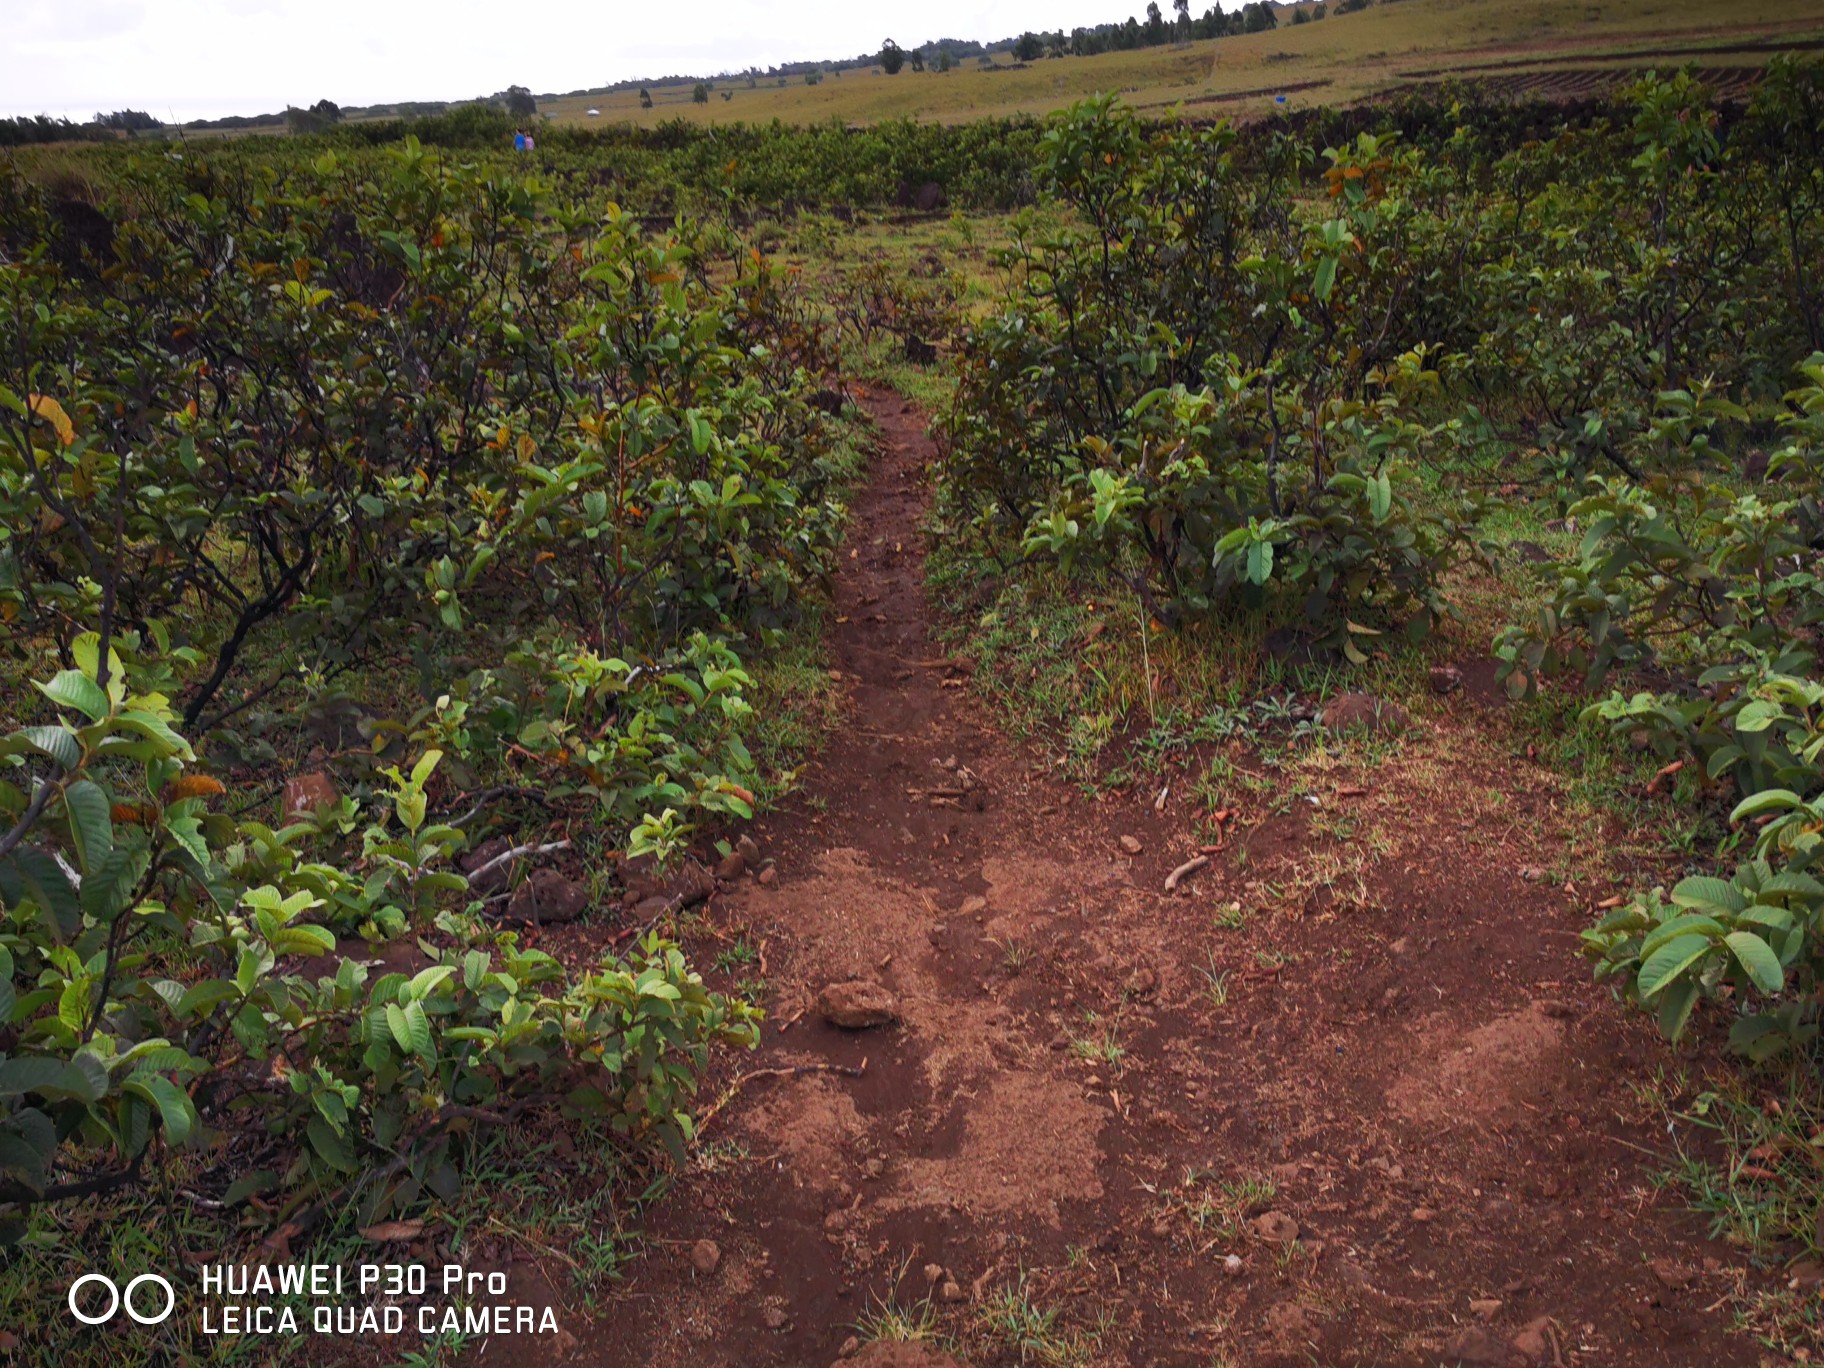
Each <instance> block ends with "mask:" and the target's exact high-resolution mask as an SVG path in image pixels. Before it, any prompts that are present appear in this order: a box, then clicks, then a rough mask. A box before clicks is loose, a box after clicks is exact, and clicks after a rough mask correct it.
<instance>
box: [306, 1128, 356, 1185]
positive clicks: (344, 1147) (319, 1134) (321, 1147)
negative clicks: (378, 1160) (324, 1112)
mask: <svg viewBox="0 0 1824 1368" xmlns="http://www.w3.org/2000/svg"><path fill="white" fill-rule="evenodd" d="M304 1133H305V1134H306V1135H307V1136H309V1137H310V1147H311V1148H312V1149H314V1150H315V1151H316V1152H317V1153H318V1154H319V1155H320V1156H322V1158H323V1161H324V1162H325V1163H327V1164H328V1165H329V1166H330V1167H331V1168H333V1169H335V1170H337V1171H338V1172H341V1173H353V1172H354V1170H355V1147H354V1146H353V1145H352V1144H350V1143H349V1141H348V1138H347V1137H346V1136H344V1135H340V1134H338V1133H337V1132H336V1128H335V1127H334V1126H332V1125H330V1124H329V1122H327V1121H325V1120H324V1119H323V1118H322V1117H321V1116H312V1117H311V1118H310V1122H309V1124H308V1125H306V1126H305V1128H304Z"/></svg>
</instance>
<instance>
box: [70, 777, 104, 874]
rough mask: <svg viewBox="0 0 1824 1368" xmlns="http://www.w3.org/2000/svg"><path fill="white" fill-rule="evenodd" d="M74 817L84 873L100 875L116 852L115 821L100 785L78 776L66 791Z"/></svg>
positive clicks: (73, 834) (78, 855) (73, 829)
mask: <svg viewBox="0 0 1824 1368" xmlns="http://www.w3.org/2000/svg"><path fill="white" fill-rule="evenodd" d="M63 806H64V810H65V811H66V812H67V813H68V814H69V818H70V838H71V840H73V841H74V842H75V843H76V858H77V861H78V862H79V863H80V864H81V866H82V872H83V873H84V874H99V873H100V872H101V871H102V867H103V866H104V865H105V864H106V863H107V859H108V856H110V855H111V854H113V852H114V824H113V822H112V821H111V820H109V817H108V795H107V794H105V793H103V792H102V791H101V788H100V786H99V785H97V784H94V783H91V782H90V781H89V780H87V779H78V780H77V781H76V782H75V783H73V784H71V785H70V786H69V787H68V788H66V789H64V791H63Z"/></svg>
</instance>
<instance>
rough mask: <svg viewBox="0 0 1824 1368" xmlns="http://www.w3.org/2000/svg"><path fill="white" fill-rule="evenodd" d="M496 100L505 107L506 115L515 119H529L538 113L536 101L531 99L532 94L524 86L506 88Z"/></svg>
mask: <svg viewBox="0 0 1824 1368" xmlns="http://www.w3.org/2000/svg"><path fill="white" fill-rule="evenodd" d="M497 98H498V99H499V100H500V102H501V104H503V105H504V106H506V110H507V113H509V114H511V115H512V116H513V117H514V118H516V119H529V118H531V117H532V116H533V115H534V114H536V113H538V101H537V100H535V99H533V98H532V92H531V91H529V90H527V89H526V88H525V87H524V86H520V85H514V86H508V87H507V88H506V89H505V90H504V91H502V92H501V93H500V95H499V96H498V97H497Z"/></svg>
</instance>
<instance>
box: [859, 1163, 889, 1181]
mask: <svg viewBox="0 0 1824 1368" xmlns="http://www.w3.org/2000/svg"><path fill="white" fill-rule="evenodd" d="M862 1168H863V1169H865V1170H866V1171H867V1175H868V1177H870V1178H878V1177H880V1175H881V1174H883V1173H885V1172H886V1171H887V1166H886V1163H885V1161H883V1160H880V1159H870V1160H868V1162H867V1163H865V1164H863V1165H862Z"/></svg>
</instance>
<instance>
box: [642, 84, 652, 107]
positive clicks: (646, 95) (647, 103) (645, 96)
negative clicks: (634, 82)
mask: <svg viewBox="0 0 1824 1368" xmlns="http://www.w3.org/2000/svg"><path fill="white" fill-rule="evenodd" d="M640 108H641V109H651V108H652V92H651V91H650V90H648V89H646V87H645V86H641V87H640Z"/></svg>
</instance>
